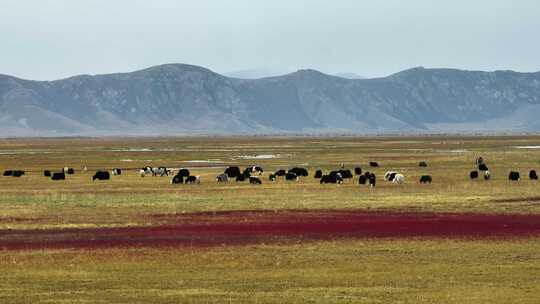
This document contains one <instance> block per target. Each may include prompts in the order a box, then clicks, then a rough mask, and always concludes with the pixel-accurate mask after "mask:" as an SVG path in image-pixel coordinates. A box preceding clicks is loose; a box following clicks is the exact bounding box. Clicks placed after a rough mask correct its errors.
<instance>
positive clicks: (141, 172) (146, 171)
mask: <svg viewBox="0 0 540 304" xmlns="http://www.w3.org/2000/svg"><path fill="white" fill-rule="evenodd" d="M150 174H152V175H153V174H154V171H153V170H152V168H150V167H144V168H142V169H140V170H139V175H140V176H141V177H145V176H147V175H150Z"/></svg>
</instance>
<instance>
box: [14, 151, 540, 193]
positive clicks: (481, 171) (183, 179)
mask: <svg viewBox="0 0 540 304" xmlns="http://www.w3.org/2000/svg"><path fill="white" fill-rule="evenodd" d="M475 165H476V167H477V169H475V170H473V171H471V172H470V173H469V178H470V179H471V180H474V179H478V178H479V177H480V176H482V177H483V178H484V179H485V180H489V179H491V172H490V171H489V168H488V166H487V164H486V162H485V160H484V159H483V158H482V157H479V158H477V159H476V162H475ZM369 166H370V167H372V168H379V164H378V163H377V162H373V161H371V162H369ZM418 166H419V167H424V168H425V167H428V164H427V162H425V161H421V162H419V163H418ZM83 170H84V171H86V170H87V169H86V167H85V168H84V169H83ZM138 172H139V174H140V176H141V177H145V176H172V179H171V183H172V184H199V183H200V182H201V178H200V176H198V175H191V172H190V171H189V169H185V168H182V169H178V170H171V169H168V168H166V167H154V168H152V167H145V168H142V169H139V171H138ZM263 173H264V170H263V168H262V167H260V166H249V167H247V168H245V169H244V170H241V169H240V167H238V166H231V167H227V168H226V169H225V171H224V172H223V173H221V174H219V175H217V176H216V181H217V182H218V183H225V182H228V181H236V182H246V181H247V182H249V183H250V184H255V185H259V184H262V175H263ZM24 174H25V171H23V170H6V171H4V174H3V175H4V176H12V177H21V176H23V175H24ZM73 174H75V170H74V169H73V168H69V167H65V168H62V170H60V171H59V172H51V171H50V170H45V171H43V175H44V176H45V177H49V178H50V179H51V180H65V179H66V175H73ZM121 174H122V169H120V168H114V169H112V170H110V171H104V170H99V171H96V173H95V174H94V175H93V176H92V180H109V179H111V175H121ZM307 176H309V172H308V170H307V169H305V168H301V167H294V168H291V169H289V170H284V169H279V170H277V171H275V172H272V173H270V174H269V175H268V181H270V182H275V181H277V180H278V179H283V180H285V181H290V182H295V181H298V180H299V179H300V178H301V177H307ZM313 176H314V178H315V179H318V180H319V182H320V184H341V183H343V182H344V181H345V180H350V179H352V178H354V177H355V176H357V177H358V183H359V184H360V185H369V186H370V187H375V185H376V183H377V177H376V175H375V173H373V172H369V171H367V172H364V173H363V172H362V168H360V167H355V168H354V170H353V171H351V170H349V169H345V166H344V165H343V164H341V169H339V170H333V171H330V172H328V173H327V174H324V173H323V171H322V170H321V169H318V170H316V171H315V174H314V175H313ZM529 179H531V180H538V175H537V173H536V171H535V170H530V171H529ZM508 180H510V181H519V180H520V174H519V172H518V171H510V173H509V174H508ZM384 181H386V182H391V183H394V184H403V183H404V182H405V175H404V174H402V173H400V172H397V171H387V172H386V173H385V174H384ZM432 181H433V178H432V177H431V175H422V176H421V177H420V180H419V183H421V184H426V183H427V184H431V183H432Z"/></svg>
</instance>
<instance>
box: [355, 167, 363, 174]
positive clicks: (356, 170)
mask: <svg viewBox="0 0 540 304" xmlns="http://www.w3.org/2000/svg"><path fill="white" fill-rule="evenodd" d="M354 175H362V168H360V167H356V168H354Z"/></svg>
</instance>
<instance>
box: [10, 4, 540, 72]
mask: <svg viewBox="0 0 540 304" xmlns="http://www.w3.org/2000/svg"><path fill="white" fill-rule="evenodd" d="M539 37H540V1H538V0H474V1H473V0H446V1H439V0H407V1H405V0H384V1H383V0H372V1H367V0H366V1H363V0H332V1H330V0H267V1H263V0H193V1H191V0H176V1H173V0H0V74H9V75H14V76H18V77H22V78H26V79H39V80H53V79H59V78H64V77H67V76H73V75H77V74H104V73H111V72H128V71H133V70H137V69H141V68H146V67H150V66H153V65H157V64H163V63H189V64H194V65H200V66H204V67H207V68H210V69H212V70H214V71H216V72H220V73H225V72H231V71H235V70H243V69H251V68H262V67H267V68H273V69H276V68H277V69H293V70H296V69H300V68H313V69H317V70H321V71H323V72H326V73H338V72H354V73H357V74H360V75H363V76H367V77H375V76H385V75H388V74H392V73H394V72H398V71H400V70H403V69H407V68H411V67H415V66H425V67H450V68H459V69H470V70H488V71H491V70H498V69H512V70H517V71H523V72H531V71H539V70H540V38H539Z"/></svg>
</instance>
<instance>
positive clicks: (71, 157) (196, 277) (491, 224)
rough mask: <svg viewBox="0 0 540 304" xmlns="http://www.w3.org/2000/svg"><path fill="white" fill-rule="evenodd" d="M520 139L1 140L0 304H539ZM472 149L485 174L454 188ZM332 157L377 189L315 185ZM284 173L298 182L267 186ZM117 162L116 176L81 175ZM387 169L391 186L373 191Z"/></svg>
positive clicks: (539, 248) (538, 213) (533, 219)
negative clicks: (169, 172)
mask: <svg viewBox="0 0 540 304" xmlns="http://www.w3.org/2000/svg"><path fill="white" fill-rule="evenodd" d="M535 146H540V137H537V136H506V137H503V136H501V137H435V136H423V137H396V138H392V137H380V138H367V137H366V138H349V137H339V138H310V137H296V138H287V137H284V138H279V137H275V138H268V137H260V138H259V137H238V138H219V137H217V138H101V139H91V138H74V139H4V140H0V170H2V171H3V170H7V169H22V170H25V171H26V172H27V174H26V175H25V176H23V177H20V178H14V177H0V206H1V209H0V270H1V271H2V274H3V276H2V277H3V280H1V281H0V302H1V303H59V302H66V303H83V302H88V303H178V302H188V303H191V302H202V303H207V302H215V303H223V302H254V303H289V302H292V303H296V302H298V303H300V302H302V303H303V302H311V303H381V302H382V303H388V302H401V303H463V302H474V303H508V302H512V303H538V302H539V301H540V296H538V294H539V293H538V292H539V291H540V287H539V286H540V284H538V283H540V279H539V278H540V243H539V239H540V191H539V190H540V184H539V182H538V181H531V180H529V179H528V172H529V170H530V169H537V171H538V170H539V169H540V149H535ZM519 147H521V148H519ZM523 147H527V148H523ZM478 156H482V157H484V159H486V161H487V165H488V166H489V168H490V171H491V172H492V180H490V181H484V180H483V179H479V180H475V181H471V180H469V178H468V174H469V171H471V170H472V169H474V160H475V158H476V157H478ZM422 160H425V161H427V162H428V164H429V166H428V167H427V168H420V167H418V162H419V161H422ZM369 161H377V162H379V163H380V165H381V167H380V168H375V169H373V168H368V166H367V163H368V162H369ZM340 163H344V164H345V165H346V167H347V168H350V169H352V168H354V166H356V165H360V166H361V167H362V168H363V170H364V171H365V170H369V171H372V172H375V173H376V174H377V177H378V183H377V187H376V188H375V189H370V188H368V187H366V186H362V187H360V186H359V185H358V183H357V181H356V180H351V181H347V182H345V183H344V184H342V185H320V184H319V182H318V180H316V179H314V178H313V177H312V174H313V172H314V170H315V169H317V168H321V169H323V170H325V171H328V170H331V169H337V168H338V166H339V164H340ZM233 164H234V165H239V166H241V167H245V166H248V165H254V164H257V165H261V166H262V167H263V168H264V169H265V174H264V175H263V176H262V177H261V178H262V180H263V184H262V185H258V186H255V185H250V184H248V183H236V182H228V183H222V184H218V183H216V182H215V180H214V178H215V176H216V175H217V174H218V173H220V172H223V170H224V168H225V167H226V166H228V165H233ZM65 166H68V167H73V168H75V170H76V174H75V175H72V176H68V178H67V180H66V181H51V180H49V179H47V178H45V177H43V176H42V172H43V170H44V169H50V170H53V171H58V170H59V169H60V168H62V167H65ZM85 166H86V167H87V168H88V171H83V170H82V168H83V167H85ZM144 166H167V167H172V168H180V167H187V168H189V169H190V170H191V171H192V174H194V175H200V176H201V178H202V183H201V184H200V185H171V184H170V182H169V178H167V177H144V178H141V177H140V176H139V175H138V172H137V171H138V170H137V169H138V168H140V167H144ZM292 166H302V167H306V168H308V169H309V171H310V174H311V176H310V177H306V178H302V179H301V180H300V181H299V182H296V183H295V182H285V181H283V180H279V181H278V182H275V183H271V182H269V181H268V180H267V176H268V174H267V172H271V171H275V170H276V169H281V168H283V169H286V168H290V167H292ZM115 167H116V168H123V169H124V173H123V174H122V175H121V176H113V177H112V180H110V181H95V182H92V180H91V176H92V175H93V173H94V172H95V170H98V169H111V168H115ZM390 169H393V170H397V171H400V172H402V173H404V174H405V176H406V182H405V184H403V185H395V184H390V183H385V182H383V180H382V177H383V175H384V172H385V171H387V170H390ZM510 170H516V171H520V173H521V177H522V179H521V181H519V182H510V181H508V180H507V176H508V172H509V171H510ZM424 174H429V175H431V176H432V177H433V183H432V184H428V185H422V184H420V183H419V182H418V180H419V177H420V176H421V175H424Z"/></svg>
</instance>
